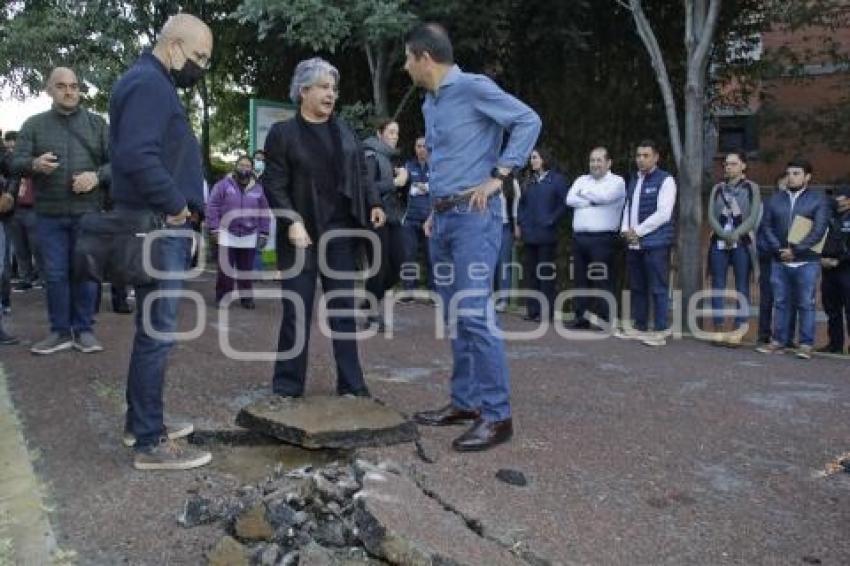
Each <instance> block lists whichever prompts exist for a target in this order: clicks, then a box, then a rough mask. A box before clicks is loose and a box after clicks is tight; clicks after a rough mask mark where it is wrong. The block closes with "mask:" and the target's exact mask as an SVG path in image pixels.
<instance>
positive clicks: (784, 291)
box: [770, 261, 820, 346]
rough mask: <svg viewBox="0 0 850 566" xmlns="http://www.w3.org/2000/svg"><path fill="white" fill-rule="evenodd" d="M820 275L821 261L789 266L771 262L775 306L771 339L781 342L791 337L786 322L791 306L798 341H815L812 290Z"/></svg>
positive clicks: (788, 318)
mask: <svg viewBox="0 0 850 566" xmlns="http://www.w3.org/2000/svg"><path fill="white" fill-rule="evenodd" d="M818 275H820V264H819V263H817V262H807V263H804V264H803V265H801V266H799V267H789V266H787V265H786V264H784V263H782V262H778V261H774V262H773V269H772V271H771V277H770V283H771V286H772V287H773V300H774V307H775V308H776V313H775V317H774V318H775V319H776V320H775V321H774V324H773V339H774V340H775V341H776V342H778V343H780V344H782V345H785V344H788V343H790V342H791V341H792V340H793V338H794V337H793V336H790V335H789V331H788V329H789V326H790V321H791V317H792V316H793V310H794V307H795V306H796V311H797V314H798V317H799V324H800V344H801V345H806V346H813V345H814V343H815V291H816V286H817V281H818ZM795 303H796V304H795Z"/></svg>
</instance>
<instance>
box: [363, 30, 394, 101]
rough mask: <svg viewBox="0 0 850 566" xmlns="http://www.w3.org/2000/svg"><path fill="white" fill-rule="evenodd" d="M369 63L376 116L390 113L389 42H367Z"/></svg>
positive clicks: (365, 48)
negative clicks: (388, 86) (388, 92)
mask: <svg viewBox="0 0 850 566" xmlns="http://www.w3.org/2000/svg"><path fill="white" fill-rule="evenodd" d="M363 49H364V51H365V52H366V60H367V61H368V63H369V76H370V78H371V79H372V105H373V107H374V110H375V115H376V116H387V115H388V114H389V102H388V100H387V99H388V95H387V82H388V79H389V53H388V46H387V42H385V41H381V42H378V43H374V44H373V43H369V42H368V41H367V42H365V44H364V46H363Z"/></svg>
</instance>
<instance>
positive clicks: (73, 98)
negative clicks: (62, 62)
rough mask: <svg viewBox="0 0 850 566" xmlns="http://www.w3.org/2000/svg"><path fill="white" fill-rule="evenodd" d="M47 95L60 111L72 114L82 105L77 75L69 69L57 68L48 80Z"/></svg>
mask: <svg viewBox="0 0 850 566" xmlns="http://www.w3.org/2000/svg"><path fill="white" fill-rule="evenodd" d="M47 94H48V95H50V98H52V99H53V105H54V107H56V108H57V109H58V110H60V111H64V112H72V111H74V110H75V109H76V108H77V106H79V105H80V84H79V83H78V82H77V74H76V73H75V72H74V71H73V70H72V69H69V68H68V67H56V68H55V69H53V70H52V71H51V72H50V77H48V79H47Z"/></svg>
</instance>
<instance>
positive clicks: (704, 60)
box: [618, 0, 721, 312]
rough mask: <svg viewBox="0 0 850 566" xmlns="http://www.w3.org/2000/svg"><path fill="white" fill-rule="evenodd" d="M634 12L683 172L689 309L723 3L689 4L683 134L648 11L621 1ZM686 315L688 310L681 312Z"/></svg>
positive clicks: (697, 275) (682, 243)
mask: <svg viewBox="0 0 850 566" xmlns="http://www.w3.org/2000/svg"><path fill="white" fill-rule="evenodd" d="M618 2H619V4H620V5H621V6H624V7H627V8H629V9H630V10H631V12H632V16H633V17H634V21H635V26H636V27H637V31H638V35H639V36H640V38H641V41H642V42H643V44H644V47H645V48H646V51H647V54H648V55H649V58H650V61H651V62H652V67H653V69H654V70H655V74H656V78H657V80H658V85H659V87H660V89H661V94H662V99H663V100H664V106H665V110H666V113H667V122H668V126H669V129H670V145H671V147H672V148H673V155H674V159H675V161H676V165H677V170H678V201H679V202H678V204H679V218H678V220H679V237H678V242H679V253H678V264H679V287H680V288H681V290H682V299H683V302H684V305H683V306H684V307H687V306H688V302H689V300H690V298H691V297H693V296H694V294H696V293H697V292H698V291H700V290H701V289H702V281H703V261H704V253H703V250H702V245H701V244H702V238H701V236H702V224H703V217H702V215H703V212H702V183H703V176H702V173H703V163H704V156H705V144H704V142H705V103H706V100H705V91H706V83H707V82H708V62H709V52H710V49H711V45H712V43H713V40H714V32H715V30H716V28H717V18H718V15H719V13H720V3H721V0H684V2H685V46H686V48H687V58H688V59H687V83H686V84H685V101H684V102H685V119H684V120H685V121H684V135H683V134H682V130H681V129H680V125H679V122H678V114H677V111H676V101H675V99H674V97H673V90H672V88H671V84H670V77H669V74H668V73H667V68H666V66H665V64H664V57H663V53H662V52H661V48H660V46H659V44H658V41H657V40H656V37H655V34H654V32H653V31H652V27H651V25H650V22H649V19H648V18H647V17H646V14H645V13H644V11H643V6H642V2H641V0H629V1H628V4H626V3H625V1H624V0H618ZM682 312H685V311H682Z"/></svg>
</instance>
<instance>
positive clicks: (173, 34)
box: [109, 14, 213, 470]
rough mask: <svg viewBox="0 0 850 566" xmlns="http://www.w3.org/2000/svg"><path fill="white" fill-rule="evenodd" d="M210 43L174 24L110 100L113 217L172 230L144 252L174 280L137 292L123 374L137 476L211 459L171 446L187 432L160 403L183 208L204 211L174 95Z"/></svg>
mask: <svg viewBox="0 0 850 566" xmlns="http://www.w3.org/2000/svg"><path fill="white" fill-rule="evenodd" d="M212 44H213V38H212V32H211V31H210V29H209V28H208V27H207V26H206V25H205V24H204V23H203V22H201V21H200V20H199V19H197V18H195V17H194V16H191V15H189V14H178V15H176V16H173V17H171V18H170V19H169V20H168V21H167V22H166V24H165V26H164V27H163V28H162V31H161V33H160V36H159V40H158V41H157V44H156V46H155V47H154V49H153V51H148V52H145V53H144V54H142V56H141V57H139V59H138V61H136V63H135V65H133V66H132V67H131V68H130V69H129V70H128V71H127V72H126V73H124V75H123V76H122V77H121V79H119V81H118V82H117V83H116V85H115V88H114V90H113V92H112V98H111V99H110V101H109V118H110V126H109V140H110V147H111V151H112V167H113V169H112V171H113V174H112V198H113V201H114V203H115V209H116V210H147V211H151V212H154V213H155V214H157V215H159V216H160V217H161V218H162V220H163V224H164V226H165V229H164V231H165V232H166V233H167V232H170V231H175V232H174V233H173V235H165V236H162V235H160V237H158V238H157V239H156V240H154V242H153V244H152V246H151V252H150V254H151V257H150V260H151V264H152V265H153V266H154V267H155V268H156V269H158V270H159V271H165V272H168V273H169V274H173V275H172V276H171V277H165V278H157V279H155V280H154V282H153V283H152V284H150V285H143V286H139V287H137V288H136V298H137V301H138V303H139V305H140V307H139V308H138V310H137V311H136V336H135V338H134V340H133V353H132V355H131V357H130V369H129V373H128V376H127V420H126V424H125V431H124V444H125V445H127V446H133V445H135V449H136V454H135V460H134V466H135V467H136V469H139V470H187V469H190V468H195V467H198V466H203V465H204V464H207V463H208V462H209V461H210V459H211V456H210V454H209V452H204V451H201V450H196V449H193V448H190V447H188V446H186V445H180V444H177V443H175V442H173V441H174V440H175V439H177V438H180V437H183V436H187V435H188V434H190V433H191V432H192V425H191V424H181V425H174V424H169V425H168V427H166V426H165V424H164V422H163V401H162V398H163V384H164V381H165V370H166V366H167V363H168V352H169V351H170V350H171V347H172V346H173V345H174V340H173V339H172V338H170V336H172V335H173V334H174V332H175V331H176V329H177V309H178V306H179V300H180V298H179V296H178V294H179V291H180V290H181V289H182V287H183V281H182V280H181V279H180V277H181V275H182V274H183V273H184V272H185V271H186V270H187V269H188V268H189V261H190V258H191V248H192V245H191V239H190V238H189V237H187V236H186V232H187V231H188V232H189V233H191V228H190V226H189V224H188V220H189V216H190V213H189V209H190V207H195V206H202V205H203V181H204V180H203V176H202V174H201V171H202V169H201V153H200V148H199V145H198V140H197V139H196V138H195V135H194V134H193V133H192V129H191V126H190V124H189V121H188V119H187V117H186V111H185V109H184V108H183V105H182V104H181V102H180V98H179V97H178V95H177V91H176V89H175V87H178V88H191V87H192V86H194V85H195V84H196V83H197V82H198V80H200V78H201V77H202V76H203V74H204V72H205V70H206V69H207V68H209V62H210V57H211V56H212ZM178 230H180V231H183V233H182V234H181V233H180V232H177V231H178ZM152 293H167V294H165V295H164V296H156V295H153V296H151V294H152Z"/></svg>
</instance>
